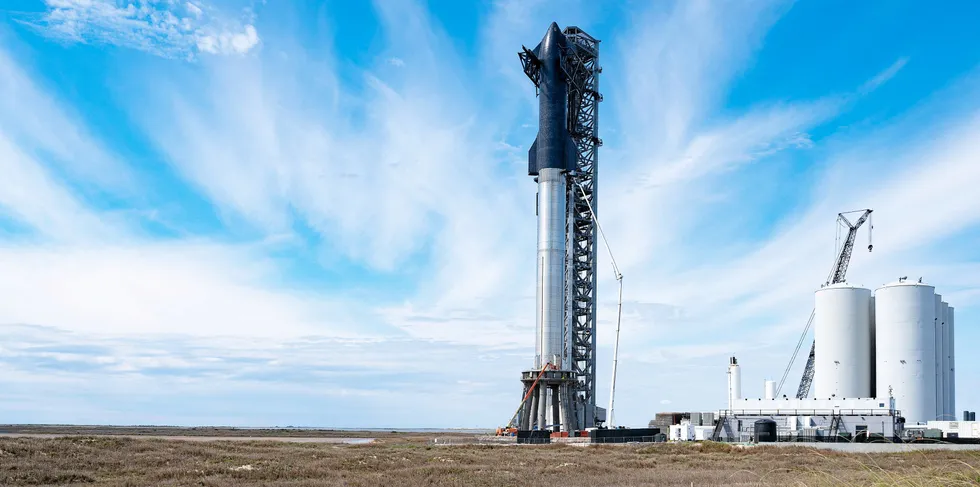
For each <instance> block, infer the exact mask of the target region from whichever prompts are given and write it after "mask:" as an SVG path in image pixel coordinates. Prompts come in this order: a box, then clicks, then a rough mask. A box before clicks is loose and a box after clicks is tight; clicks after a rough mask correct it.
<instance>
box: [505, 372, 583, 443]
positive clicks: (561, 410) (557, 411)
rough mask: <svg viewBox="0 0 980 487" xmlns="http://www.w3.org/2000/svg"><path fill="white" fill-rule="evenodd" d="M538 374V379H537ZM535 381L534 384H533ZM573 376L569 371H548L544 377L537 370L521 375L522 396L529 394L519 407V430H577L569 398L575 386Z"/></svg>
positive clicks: (571, 401)
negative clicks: (531, 389)
mask: <svg viewBox="0 0 980 487" xmlns="http://www.w3.org/2000/svg"><path fill="white" fill-rule="evenodd" d="M539 375H540V379H539V378H538V377H539ZM535 380H537V384H535V383H534V382H535ZM575 380H576V379H575V373H574V372H572V371H571V370H547V371H545V372H544V373H543V374H542V373H541V371H538V370H527V371H524V373H523V374H522V376H521V382H523V383H524V395H525V396H527V393H528V391H530V388H531V387H534V389H535V390H533V391H530V392H531V395H530V396H528V400H527V401H525V402H524V406H523V407H522V408H521V416H520V419H519V420H518V423H517V424H518V429H521V430H535V429H550V430H552V431H573V430H576V429H579V428H578V425H576V424H574V422H573V418H575V417H576V415H575V414H574V411H573V408H574V407H575V402H574V399H573V398H572V395H571V394H572V392H571V391H572V390H573V389H574V388H573V387H572V385H573V384H574V383H575Z"/></svg>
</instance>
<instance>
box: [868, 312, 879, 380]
mask: <svg viewBox="0 0 980 487" xmlns="http://www.w3.org/2000/svg"><path fill="white" fill-rule="evenodd" d="M868 303H869V305H870V306H869V307H868V308H869V311H868V315H869V317H870V318H871V343H869V344H868V348H869V349H870V350H871V351H870V352H869V354H870V355H869V357H870V358H871V387H869V388H868V391H869V392H870V393H871V395H874V393H875V391H876V390H877V388H876V387H875V377H876V376H877V374H876V373H875V367H876V366H877V365H876V362H875V360H876V359H875V357H876V353H875V333H876V332H875V326H876V325H875V297H874V296H871V300H870V301H869V302H868Z"/></svg>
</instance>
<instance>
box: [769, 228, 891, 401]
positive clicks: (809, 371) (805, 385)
mask: <svg viewBox="0 0 980 487" xmlns="http://www.w3.org/2000/svg"><path fill="white" fill-rule="evenodd" d="M872 211H874V210H870V209H864V210H854V211H845V212H843V213H838V214H837V243H838V245H840V239H841V230H842V229H845V228H846V229H847V235H846V236H844V242H843V245H840V253H838V254H837V259H836V260H835V261H834V266H833V267H832V268H831V269H830V275H828V276H827V282H825V283H824V286H829V285H831V284H838V283H841V282H844V276H845V275H846V274H847V266H848V265H849V264H850V263H851V254H852V253H853V252H854V242H855V241H856V240H857V232H858V229H859V228H861V226H862V225H864V222H866V221H868V220H870V218H871V212H872ZM855 213H860V214H861V216H859V217H858V219H857V220H855V221H854V223H851V220H850V219H848V217H847V216H848V215H853V214H855ZM873 230H874V224H873V223H869V225H868V252H871V249H872V248H874V246H873V245H872V243H871V233H872V231H873ZM815 313H816V310H814V311H811V312H810V319H809V320H807V322H806V327H805V328H804V329H803V335H802V336H800V341H799V342H797V344H796V350H794V351H793V356H792V357H791V358H790V360H789V365H788V366H787V367H786V371H785V372H783V378H782V380H780V381H779V388H778V389H777V391H776V394H777V395H778V394H779V391H781V390H782V389H783V384H785V382H786V377H787V376H789V371H790V369H791V368H792V367H793V363H794V362H795V361H796V356H797V355H798V354H799V352H800V348H801V347H802V346H803V342H804V340H806V336H807V333H808V332H809V331H810V327H811V326H812V325H813V317H814V315H815ZM816 348H817V342H816V340H814V342H813V343H812V344H811V345H810V356H809V357H808V358H807V360H806V367H805V368H804V369H803V378H801V379H800V387H799V388H798V389H797V390H796V398H797V399H805V398H806V397H807V396H809V395H810V386H811V385H812V384H813V361H814V358H815V356H816V354H815V352H816Z"/></svg>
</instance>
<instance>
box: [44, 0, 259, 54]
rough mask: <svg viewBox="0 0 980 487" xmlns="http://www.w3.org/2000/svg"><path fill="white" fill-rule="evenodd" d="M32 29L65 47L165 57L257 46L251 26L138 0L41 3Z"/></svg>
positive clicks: (207, 11) (196, 7)
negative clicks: (77, 44)
mask: <svg viewBox="0 0 980 487" xmlns="http://www.w3.org/2000/svg"><path fill="white" fill-rule="evenodd" d="M45 3H46V5H47V7H48V12H47V13H45V14H44V15H43V16H42V17H41V18H40V19H39V20H38V21H36V22H34V25H35V26H36V27H38V28H39V29H40V30H41V32H43V33H45V34H46V35H49V36H51V37H53V38H56V39H60V40H63V41H66V42H81V43H92V44H113V45H117V46H121V47H126V48H130V49H137V50H141V51H146V52H149V53H152V54H156V55H159V56H164V57H188V56H194V55H195V54H197V53H208V54H220V55H228V54H239V55H240V54H245V53H248V52H249V51H251V50H252V49H253V48H254V47H255V46H257V45H258V44H259V42H260V39H259V35H258V32H257V31H256V29H255V26H254V25H252V24H249V23H245V22H241V21H235V20H232V19H230V18H227V17H224V16H220V15H219V14H216V13H215V9H213V8H210V7H206V6H204V4H203V3H200V2H198V3H196V4H195V3H192V2H186V3H184V4H183V5H181V4H179V3H178V2H175V1H167V2H157V1H152V0H137V1H136V2H131V3H130V2H122V1H117V0H45Z"/></svg>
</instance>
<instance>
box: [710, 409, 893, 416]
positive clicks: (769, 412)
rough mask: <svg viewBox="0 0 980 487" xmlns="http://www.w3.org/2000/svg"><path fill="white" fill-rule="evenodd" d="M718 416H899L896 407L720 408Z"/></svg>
mask: <svg viewBox="0 0 980 487" xmlns="http://www.w3.org/2000/svg"><path fill="white" fill-rule="evenodd" d="M718 414H719V415H720V416H723V417H724V416H901V415H902V412H901V411H899V410H897V409H838V408H834V409H722V410H721V411H719V412H718Z"/></svg>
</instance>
